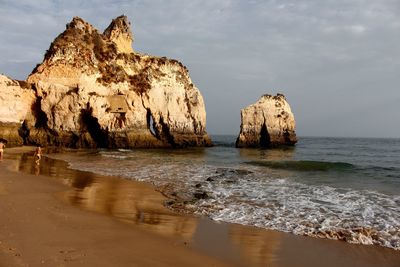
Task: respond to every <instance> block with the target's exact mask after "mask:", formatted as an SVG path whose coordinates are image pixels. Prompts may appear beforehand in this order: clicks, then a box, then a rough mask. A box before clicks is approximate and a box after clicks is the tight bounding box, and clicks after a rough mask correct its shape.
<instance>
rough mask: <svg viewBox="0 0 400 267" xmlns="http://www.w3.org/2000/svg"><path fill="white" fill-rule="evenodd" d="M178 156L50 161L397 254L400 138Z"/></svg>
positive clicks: (229, 146) (248, 220)
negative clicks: (142, 182)
mask: <svg viewBox="0 0 400 267" xmlns="http://www.w3.org/2000/svg"><path fill="white" fill-rule="evenodd" d="M212 138H213V141H214V144H215V146H214V147H211V148H191V149H180V150H160V149H135V150H123V149H120V150H95V151H93V150H90V151H85V150H83V151H77V152H69V153H62V154H50V157H54V158H58V159H62V160H65V161H67V162H68V163H69V167H70V168H73V169H78V170H83V171H90V172H94V173H99V174H103V175H112V176H121V177H123V178H126V179H134V180H138V181H146V182H150V183H153V184H154V185H155V186H156V188H158V190H160V191H162V192H163V193H164V194H165V195H167V196H168V197H170V198H171V201H169V202H168V203H166V204H167V205H169V206H170V207H171V208H172V209H179V210H180V211H186V212H192V213H195V214H199V215H205V216H208V217H210V218H212V219H214V220H219V221H225V222H233V223H239V224H244V225H253V226H257V227H261V228H266V229H274V230H279V231H284V232H290V233H294V234H298V235H307V236H314V237H319V238H330V239H338V240H344V241H347V242H350V243H359V244H367V245H372V244H374V245H380V246H385V247H389V248H393V249H400V139H366V138H315V137H312V138H311V137H302V138H299V142H298V144H297V145H296V146H295V147H293V148H280V149H237V148H235V147H234V142H235V136H213V137H212Z"/></svg>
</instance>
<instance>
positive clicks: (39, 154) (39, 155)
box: [33, 145, 42, 165]
mask: <svg viewBox="0 0 400 267" xmlns="http://www.w3.org/2000/svg"><path fill="white" fill-rule="evenodd" d="M33 158H34V159H35V162H36V164H37V165H39V164H40V160H41V159H42V148H41V147H40V145H38V146H37V147H36V150H35V154H34V155H33Z"/></svg>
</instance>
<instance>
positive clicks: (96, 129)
mask: <svg viewBox="0 0 400 267" xmlns="http://www.w3.org/2000/svg"><path fill="white" fill-rule="evenodd" d="M92 113H93V109H92V108H88V109H83V110H82V111H81V123H82V129H83V130H86V131H88V132H89V134H90V136H91V137H92V139H93V141H94V142H95V143H96V146H97V147H103V148H106V147H108V135H107V132H106V131H105V130H103V129H101V127H100V124H99V121H98V119H97V118H96V117H93V115H92Z"/></svg>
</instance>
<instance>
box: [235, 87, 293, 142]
mask: <svg viewBox="0 0 400 267" xmlns="http://www.w3.org/2000/svg"><path fill="white" fill-rule="evenodd" d="M240 115H241V125H240V134H239V136H238V138H237V140H236V147H276V146H281V145H289V146H291V145H294V144H295V143H296V142H297V138H296V133H295V127H296V122H295V120H294V115H293V113H292V111H291V109H290V106H289V104H288V102H287V101H286V98H285V96H284V95H282V94H277V95H276V96H271V95H263V96H262V97H261V98H260V99H259V100H258V101H257V102H256V103H254V104H252V105H250V106H248V107H246V108H244V109H242V110H241V111H240Z"/></svg>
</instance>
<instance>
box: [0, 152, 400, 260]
mask: <svg viewBox="0 0 400 267" xmlns="http://www.w3.org/2000/svg"><path fill="white" fill-rule="evenodd" d="M30 149H32V148H29V147H22V148H12V149H7V151H6V157H5V160H4V161H3V162H1V163H0V168H1V169H5V167H7V166H8V167H10V168H13V170H6V171H5V172H3V171H2V172H1V173H0V211H1V214H6V216H5V218H6V220H4V219H3V220H2V222H1V224H2V228H1V229H3V230H1V231H0V238H1V239H0V241H1V243H0V263H4V262H5V263H7V266H26V265H24V264H29V266H35V264H39V263H40V264H42V260H44V261H45V262H44V265H43V264H42V266H46V264H49V265H48V266H63V264H65V265H66V266H91V265H94V264H100V265H101V264H106V262H107V261H108V263H109V264H112V265H118V266H129V265H132V264H137V265H138V266H146V265H149V264H150V262H151V265H152V266H170V265H173V266H188V265H190V266H196V264H197V265H199V266H200V265H201V266H266V265H268V266H320V265H321V264H323V265H324V266H338V265H340V266H377V265H379V266H398V265H399V264H400V252H399V251H395V250H392V249H388V248H382V247H376V246H365V245H353V244H348V243H345V242H340V241H334V240H326V239H316V238H312V237H304V236H295V235H292V234H288V233H283V232H278V231H272V230H265V229H259V228H255V227H251V226H242V225H236V224H229V223H218V222H213V221H211V220H210V219H206V218H198V217H194V216H191V215H186V214H179V213H176V212H173V211H171V210H169V209H167V208H166V207H165V206H164V205H163V201H165V200H166V198H165V197H164V196H163V195H162V194H161V193H159V192H157V191H155V189H154V188H153V187H152V186H151V185H150V184H148V183H143V182H136V181H132V180H127V179H123V178H118V177H109V176H101V175H97V174H93V173H88V172H82V171H76V170H71V169H67V167H66V166H67V164H66V163H65V162H63V161H60V160H54V159H49V158H47V157H44V158H43V159H42V163H41V166H40V169H39V172H40V174H39V173H37V170H35V166H33V165H32V159H31V158H30V157H29V156H26V154H25V156H24V154H23V153H24V152H25V153H26V152H28V151H30ZM10 156H11V158H12V157H14V158H15V159H10ZM17 158H19V159H17ZM16 165H18V166H16ZM35 173H37V174H38V176H35ZM71 177H72V178H73V179H72V178H71ZM33 178H35V179H33ZM32 205H37V206H40V207H42V208H40V209H39V211H37V210H35V208H34V207H32ZM77 207H79V208H77ZM36 220H40V221H41V223H40V224H39V223H34V224H31V223H29V224H26V223H27V222H31V221H32V222H34V221H36ZM55 225H56V226H57V228H59V229H58V230H57V229H55V228H56V227H55ZM105 225H107V227H106V228H104V226H105ZM45 226H46V227H47V228H49V229H52V228H54V229H53V230H52V231H53V232H52V233H53V234H54V236H49V235H48V234H47V233H46V231H45V230H46V229H43V228H46V227H45ZM89 226H90V227H89ZM92 229H97V230H98V231H96V230H92ZM19 232H20V233H19ZM50 232H51V231H50ZM110 232H112V233H117V235H112V236H111V234H110ZM10 233H12V234H10ZM23 233H24V234H23ZM31 233H35V234H31ZM81 235H88V237H90V239H93V240H97V241H102V240H106V243H101V244H100V243H97V242H90V244H89V243H88V242H84V241H83V240H81ZM102 235H105V236H102ZM55 236H57V239H55V238H54V237H55ZM128 236H129V237H132V238H134V240H130V239H129V238H128ZM33 237H35V238H33ZM105 237H106V238H105ZM104 238H105V239H104ZM59 239H60V240H59ZM138 239H140V243H141V245H139V244H137V243H138V242H137V240H138ZM37 241H40V242H39V244H38V243H35V242H37ZM49 244H51V246H49ZM146 246H147V247H146ZM154 246H155V247H156V248H157V249H154V248H153V247H154ZM32 247H34V249H32ZM66 247H70V248H69V249H68V248H66ZM73 247H78V249H76V248H73ZM126 247H129V248H132V250H135V251H137V253H132V251H131V250H127V249H126ZM10 248H11V250H10ZM57 250H58V253H56V252H57ZM61 251H67V252H65V253H64V252H61ZM68 251H69V252H68ZM105 251H106V252H107V253H105ZM139 251H141V252H140V253H139ZM128 252H129V253H128ZM33 254H35V255H33ZM109 254H110V255H109ZM338 255H340V257H338ZM99 256H100V257H99ZM40 258H43V259H40ZM117 258H118V259H117ZM7 260H10V261H9V262H7ZM115 260H118V261H119V262H116V261H115ZM8 263H10V264H8ZM51 264H52V265H51ZM57 264H58V265H57ZM104 266H107V265H104ZM108 266H109V265H108Z"/></svg>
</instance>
